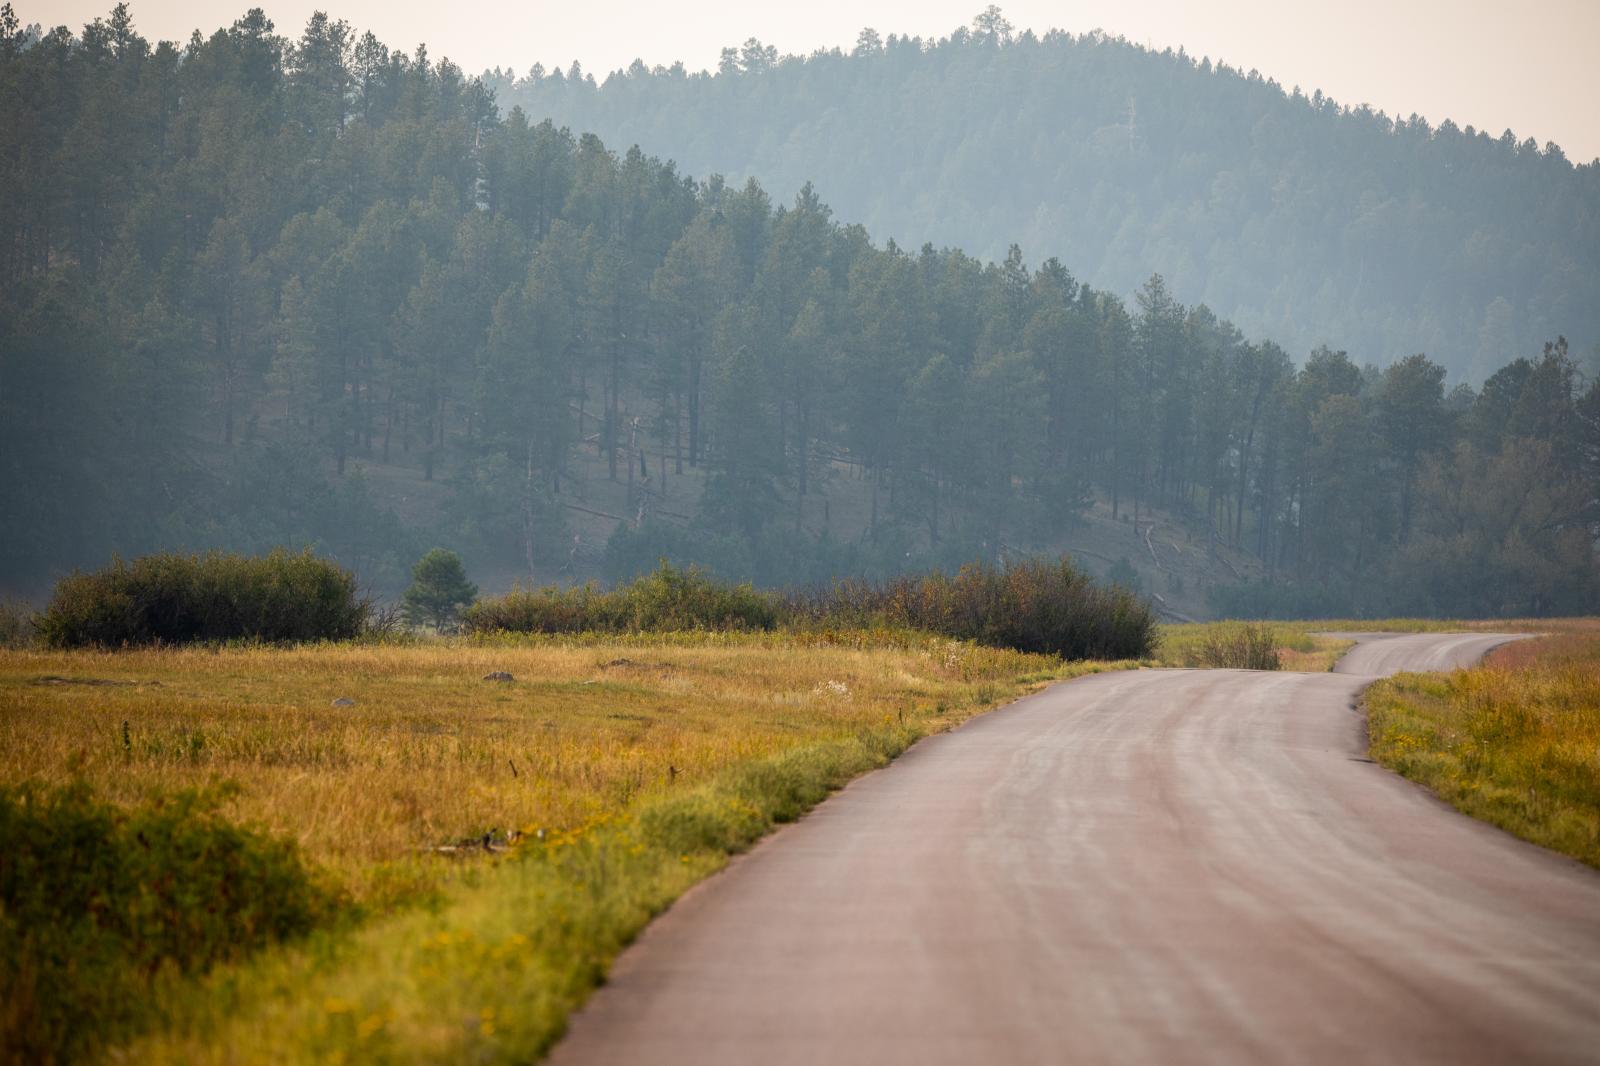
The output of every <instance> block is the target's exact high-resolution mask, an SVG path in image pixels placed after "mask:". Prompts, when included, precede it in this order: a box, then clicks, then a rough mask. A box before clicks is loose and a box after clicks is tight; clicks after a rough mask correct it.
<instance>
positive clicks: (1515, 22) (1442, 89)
mask: <svg viewBox="0 0 1600 1066" xmlns="http://www.w3.org/2000/svg"><path fill="white" fill-rule="evenodd" d="M12 3H13V6H14V7H15V8H16V9H17V14H18V16H19V17H20V18H21V19H22V21H23V22H24V23H29V22H43V23H45V24H46V25H52V26H53V25H58V24H61V23H66V24H67V25H69V26H71V27H73V28H74V29H77V28H78V27H79V26H81V25H82V24H83V23H84V22H86V21H88V20H90V19H92V18H93V17H95V16H96V15H100V14H103V13H104V12H105V11H107V10H109V8H110V7H111V3H112V0H54V2H51V3H47V4H42V5H41V4H38V3H36V2H33V0H12ZM258 3H259V4H261V6H264V7H265V8H266V11H267V14H268V15H269V16H270V17H271V18H272V19H273V20H274V21H275V22H276V23H277V27H278V32H279V33H282V34H285V35H286V36H290V37H293V36H298V33H299V30H300V28H301V27H302V26H304V24H305V20H306V16H307V15H309V14H310V12H311V11H312V10H314V9H316V8H319V7H320V8H323V9H325V10H328V11H329V13H330V14H332V15H334V16H336V17H339V18H344V19H346V20H348V21H349V22H351V23H352V24H354V25H355V26H356V27H357V28H358V29H371V30H372V31H373V32H375V33H376V34H377V35H378V36H379V37H380V38H382V39H383V40H384V41H385V42H386V43H387V44H389V45H391V46H400V47H404V48H405V49H406V50H408V51H409V50H410V49H411V48H412V47H414V46H415V45H416V44H417V43H418V42H424V41H425V42H426V43H427V45H428V50H429V53H430V54H431V55H433V56H434V57H442V56H448V57H449V58H451V59H453V60H455V61H456V62H457V63H458V64H460V65H461V66H462V67H464V68H466V69H467V70H468V71H469V72H473V73H476V72H478V71H480V70H483V69H484V68H486V67H492V66H510V67H512V68H514V69H516V70H517V71H519V72H525V71H526V70H527V69H528V67H529V66H531V65H532V64H533V62H534V61H535V60H538V61H540V62H542V63H544V64H545V66H546V67H550V66H554V65H556V64H559V65H561V66H562V67H566V66H568V65H569V64H570V63H571V62H572V61H573V60H574V59H577V60H579V61H580V62H581V63H582V64H583V66H584V69H585V70H588V71H590V72H592V73H594V74H595V75H596V76H597V77H599V76H601V75H603V74H604V73H605V72H606V71H609V70H612V69H614V68H617V67H623V66H626V65H627V64H628V63H630V62H631V61H632V60H633V59H635V58H642V59H643V60H644V61H645V62H646V63H647V64H650V65H655V64H656V63H664V64H669V63H671V62H672V61H673V60H676V59H682V60H683V61H684V62H685V63H686V64H687V65H688V66H689V67H690V68H691V69H695V70H698V69H701V68H703V67H714V66H715V65H716V60H717V56H718V53H719V52H720V51H721V49H722V47H723V46H724V45H729V44H737V43H740V42H742V41H743V40H744V39H745V38H747V37H752V36H754V37H759V38H760V39H761V40H762V41H764V42H765V43H767V44H772V45H776V46H777V48H778V50H779V51H780V52H801V53H804V52H809V51H811V50H813V49H816V48H826V47H832V46H834V45H841V46H848V45H850V44H852V43H853V42H854V41H855V37H856V34H857V32H858V31H859V30H860V29H861V28H862V27H863V26H872V27H874V28H875V29H877V30H878V31H879V32H880V33H881V34H883V35H884V36H888V35H889V34H890V33H902V34H904V33H910V34H914V35H920V36H924V37H928V36H936V37H942V36H945V35H947V34H948V33H949V32H950V30H952V29H954V28H955V27H956V26H958V25H962V24H964V23H966V22H968V21H970V19H971V16H972V15H973V14H974V13H975V12H976V11H977V10H979V9H980V8H981V7H983V6H984V0H848V2H845V0H807V2H805V3H779V4H762V3H751V2H749V0H745V2H735V0H678V2H676V3H667V2H664V0H579V2H572V0H563V2H548V0H523V2H515V0H457V2H454V3H444V4H441V3H438V2H429V3H421V2H417V0H322V2H320V3H316V2H306V0H265V2H263V0H232V2H218V0H188V2H184V0H133V5H132V7H133V16H134V22H135V24H136V25H137V26H138V28H139V29H140V31H141V32H142V33H143V34H144V35H145V36H147V37H151V38H177V39H186V38H187V37H188V35H189V31H190V30H191V29H194V28H196V27H199V28H201V29H202V30H204V31H206V32H209V31H211V30H213V29H215V28H217V27H218V26H220V25H223V24H225V23H229V22H232V21H233V19H234V18H237V17H238V16H239V15H240V14H241V13H243V12H244V11H245V10H246V9H247V8H249V7H251V6H254V5H255V4H258ZM1001 6H1002V7H1003V8H1004V10H1005V13H1006V17H1007V18H1009V19H1010V20H1011V22H1012V23H1014V24H1015V25H1016V27H1017V28H1018V30H1021V29H1023V28H1025V27H1027V28H1032V29H1033V30H1035V31H1036V32H1042V31H1044V30H1046V29H1049V28H1050V27H1052V26H1058V27H1060V28H1062V29H1066V30H1071V31H1073V32H1074V33H1078V32H1083V31H1085V30H1090V29H1094V28H1095V27H1099V28H1101V29H1104V30H1106V31H1107V32H1108V33H1113V34H1121V35H1123V36H1126V37H1128V38H1129V39H1130V40H1134V41H1138V42H1140V43H1147V44H1152V45H1155V46H1156V47H1158V48H1160V47H1166V46H1169V45H1170V46H1172V47H1174V48H1176V47H1178V46H1180V45H1181V46H1183V47H1184V48H1187V49H1188V50H1189V52H1190V53H1192V54H1194V55H1195V56H1202V55H1209V56H1211V57H1212V58H1213V59H1225V60H1227V61H1228V63H1230V64H1232V65H1234V66H1237V67H1241V68H1243V69H1245V70H1248V69H1250V68H1251V67H1255V68H1257V69H1259V70H1260V71H1261V72H1262V73H1263V74H1265V75H1268V76H1271V77H1274V78H1277V79H1278V81H1279V82H1281V83H1282V84H1283V85H1284V86H1285V87H1286V88H1287V87H1290V86H1293V85H1296V84H1298V85H1300V86H1302V87H1303V88H1304V89H1305V90H1306V91H1307V92H1308V93H1309V92H1310V91H1311V90H1312V89H1319V88H1320V89H1322V90H1323V92H1325V93H1327V94H1328V95H1330V96H1332V97H1334V98H1335V99H1337V100H1339V101H1341V102H1343V103H1349V104H1359V103H1362V102H1366V103H1370V104H1371V105H1372V106H1373V107H1375V108H1381V109H1383V110H1385V111H1388V112H1389V113H1390V114H1400V115H1409V114H1411V113H1412V112H1417V113H1418V114H1421V115H1423V116H1425V117H1426V118H1427V119H1428V120H1429V121H1431V122H1433V123H1435V124H1437V123H1438V122H1440V121H1441V120H1443V119H1445V118H1450V119H1454V120H1455V122H1456V123H1457V124H1458V125H1462V126H1466V125H1469V124H1470V125H1473V126H1477V127H1478V128H1480V129H1486V130H1488V131H1490V132H1491V133H1493V134H1496V135H1498V134H1499V133H1500V131H1501V130H1503V129H1505V128H1506V127H1508V126H1509V127H1510V128H1511V129H1512V130H1514V131H1515V132H1516V135H1517V139H1518V140H1523V139H1525V138H1527V137H1533V138H1534V139H1536V140H1537V141H1538V142H1539V143H1540V144H1541V145H1542V144H1544V143H1545V142H1546V141H1555V142H1556V143H1557V144H1560V145H1561V146H1562V148H1563V150H1564V151H1565V152H1566V153H1567V155H1568V156H1569V157H1570V158H1571V159H1572V160H1573V161H1574V162H1586V161H1588V160H1591V159H1595V158H1596V157H1600V0H1521V2H1519V3H1510V2H1506V0H1342V2H1340V3H1337V4H1320V3H1319V4H1310V3H1298V4H1297V3H1291V2H1285V0H1209V2H1206V3H1200V2H1198V0H1058V2H1053V3H1052V2H1049V0H1012V2H1010V3H1004V4H1002V5H1001Z"/></svg>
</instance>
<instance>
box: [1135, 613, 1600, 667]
mask: <svg viewBox="0 0 1600 1066" xmlns="http://www.w3.org/2000/svg"><path fill="white" fill-rule="evenodd" d="M1260 627H1265V628H1266V629H1268V630H1270V632H1271V635H1272V640H1273V642H1274V644H1275V645H1276V648H1277V652H1278V658H1279V661H1280V663H1281V666H1280V669H1283V670H1294V671H1299V672H1304V673H1323V672H1325V671H1328V670H1331V669H1333V666H1334V664H1335V663H1337V662H1338V661H1339V659H1340V657H1341V656H1343V655H1344V653H1345V652H1347V651H1349V650H1350V648H1351V647H1352V646H1353V645H1354V643H1355V642H1354V641H1351V640H1345V639H1341V638H1339V637H1335V636H1328V635H1327V634H1330V633H1462V632H1491V633H1548V634H1563V633H1578V634H1581V633H1596V634H1600V619H1593V618H1502V619H1490V620H1479V619H1472V620H1452V619H1439V618H1376V619H1374V618H1329V619H1318V620H1315V621H1264V622H1242V621H1230V622H1195V623H1185V624H1169V625H1162V626H1160V627H1159V636H1160V644H1159V647H1158V650H1157V653H1156V661H1157V662H1158V663H1159V665H1161V666H1206V665H1211V664H1208V663H1206V662H1204V661H1202V660H1203V658H1204V656H1203V649H1204V647H1205V645H1206V644H1208V643H1210V642H1214V641H1219V640H1220V641H1223V642H1226V641H1228V640H1230V639H1232V638H1235V637H1237V636H1238V635H1239V634H1240V633H1241V632H1242V631H1244V630H1247V629H1250V628H1260Z"/></svg>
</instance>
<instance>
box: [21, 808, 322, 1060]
mask: <svg viewBox="0 0 1600 1066" xmlns="http://www.w3.org/2000/svg"><path fill="white" fill-rule="evenodd" d="M228 795H229V793H228V792H227V790H226V789H219V790H212V791H208V792H188V793H183V794H180V795H176V796H172V797H168V798H166V799H164V800H161V801H157V802H155V803H151V804H147V805H145V806H142V807H138V808H134V809H131V810H122V809H119V808H117V807H114V806H111V805H110V804H107V803H105V802H102V801H100V800H98V799H96V798H95V797H94V796H93V795H91V794H90V792H89V790H88V789H87V787H85V786H82V785H72V786H68V787H66V788H61V789H54V790H50V789H44V788H39V787H28V786H24V787H21V788H14V787H7V788H0V1059H4V1060H5V1061H8V1062H50V1061H71V1060H74V1059H78V1058H81V1057H84V1056H85V1055H87V1054H88V1053H90V1052H92V1051H93V1050H94V1048H95V1046H96V1045H97V1044H99V1043H101V1042H104V1041H110V1040H114V1039H116V1038H117V1037H119V1036H123V1035H126V1034H128V1033H130V1032H132V1031H134V1030H136V1029H137V1028H139V1027H140V1026H141V1025H143V1024H144V1023H146V1022H147V1021H148V1020H149V1019H147V1018H146V1017H145V1016H144V1012H143V1003H144V1002H145V1001H146V999H147V998H148V997H147V992H148V988H149V985H150V983H151V982H153V981H156V980H161V979H163V978H164V977H166V976H167V975H169V974H175V973H181V974H188V973H195V972H199V971H203V970H205V969H206V968H207V967H209V966H211V965H213V964H215V963H218V962H221V961H224V960H228V959H234V958H238V957H240V956H242V955H244V954H246V953H248V952H250V951H253V950H255V949H258V948H260V947H263V946H265V945H267V944H271V943H273V942H275V941H279V940H283V939H285V938H289V937H294V936H298V935H301V934H304V933H306V932H308V931H309V930H311V929H312V928H314V927H315V926H317V925H318V924H320V923H322V922H324V921H326V920H329V919H331V918H332V917H333V916H334V915H335V913H336V910H337V904H336V901H335V900H334V899H333V898H332V897H331V896H330V895H329V894H328V893H327V892H326V891H325V890H323V889H322V888H320V887H319V886H318V885H317V883H316V882H315V880H314V878H313V877H312V875H311V873H310V871H309V870H308V869H307V867H306V865H305V863H304V861H303V860H302V858H301V857H300V854H299V852H298V851H297V850H296V848H295V846H294V844H293V843H292V842H289V841H283V840H275V839H272V838H270V837H267V836H265V835H263V834H261V833H259V832H256V831H254V830H251V829H245V828H241V827H240V826H237V825H232V824H230V823H229V822H227V821H226V820H225V819H224V818H223V817H222V816H221V815H220V814H219V813H218V808H219V806H220V805H221V804H222V803H223V802H224V801H225V800H226V799H227V798H228Z"/></svg>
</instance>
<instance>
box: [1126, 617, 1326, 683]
mask: <svg viewBox="0 0 1600 1066" xmlns="http://www.w3.org/2000/svg"><path fill="white" fill-rule="evenodd" d="M1256 625H1261V626H1266V627H1267V628H1269V629H1270V630H1271V632H1272V635H1273V637H1274V638H1275V642H1276V644H1277V649H1276V650H1277V653H1278V662H1279V669H1282V670H1292V671H1297V672H1301V673H1326V672H1327V671H1329V670H1331V669H1333V664H1334V663H1336V662H1338V661H1339V657H1340V656H1341V655H1343V654H1344V653H1345V652H1346V651H1348V650H1349V649H1350V647H1351V645H1352V644H1354V643H1355V642H1354V641H1350V640H1341V639H1339V638H1337V637H1328V636H1323V635H1322V634H1321V633H1319V632H1317V630H1319V629H1326V628H1336V625H1335V624H1333V623H1327V622H1260V623H1253V622H1238V621H1226V622H1189V623H1182V624H1171V625H1163V626H1162V627H1161V630H1160V633H1161V642H1160V645H1159V648H1158V651H1157V661H1158V662H1160V664H1161V665H1162V666H1185V667H1193V666H1197V665H1200V664H1201V662H1202V661H1203V659H1204V658H1205V656H1204V654H1203V652H1204V647H1205V645H1206V644H1207V643H1209V642H1212V641H1214V640H1218V639H1221V640H1228V639H1231V638H1233V637H1236V636H1237V635H1238V634H1239V633H1240V632H1241V631H1243V630H1245V629H1247V628H1248V627H1251V626H1256Z"/></svg>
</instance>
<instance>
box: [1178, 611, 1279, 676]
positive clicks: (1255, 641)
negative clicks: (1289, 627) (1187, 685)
mask: <svg viewBox="0 0 1600 1066" xmlns="http://www.w3.org/2000/svg"><path fill="white" fill-rule="evenodd" d="M1278 643H1279V642H1278V635H1277V634H1276V633H1275V632H1274V631H1273V629H1272V627H1271V626H1269V625H1265V624H1263V623H1260V622H1239V623H1236V624H1231V623H1221V624H1216V625H1213V626H1210V627H1208V628H1207V630H1206V633H1205V636H1204V637H1203V638H1202V639H1201V640H1200V642H1199V643H1198V644H1196V645H1195V646H1194V647H1192V648H1189V649H1187V650H1186V651H1185V653H1184V665H1185V666H1196V667H1204V668H1206V669H1211V670H1278V669H1281V668H1282V666H1283V663H1282V661H1281V660H1280V659H1279V658H1278Z"/></svg>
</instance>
